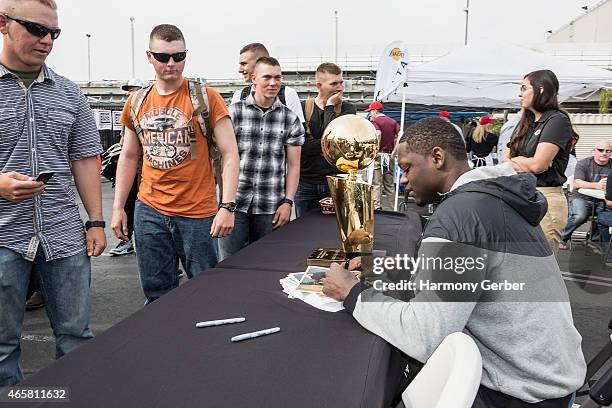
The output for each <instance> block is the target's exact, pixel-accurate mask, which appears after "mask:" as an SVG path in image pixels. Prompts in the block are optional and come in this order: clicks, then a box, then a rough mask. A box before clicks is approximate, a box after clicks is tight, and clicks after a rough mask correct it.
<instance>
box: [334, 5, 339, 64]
mask: <svg viewBox="0 0 612 408" xmlns="http://www.w3.org/2000/svg"><path fill="white" fill-rule="evenodd" d="M334 16H335V20H336V41H335V47H334V56H335V57H334V62H335V64H336V65H338V10H334Z"/></svg>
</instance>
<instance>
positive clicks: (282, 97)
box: [240, 84, 287, 106]
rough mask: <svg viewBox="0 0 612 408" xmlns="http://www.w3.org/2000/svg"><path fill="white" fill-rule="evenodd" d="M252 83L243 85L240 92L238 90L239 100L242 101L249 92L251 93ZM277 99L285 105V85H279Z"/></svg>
mask: <svg viewBox="0 0 612 408" xmlns="http://www.w3.org/2000/svg"><path fill="white" fill-rule="evenodd" d="M252 87H253V85H249V86H245V87H244V88H242V92H240V100H241V101H244V100H245V99H246V98H247V96H249V93H251V88H252ZM278 99H280V101H281V103H282V104H283V105H285V106H287V102H286V101H285V85H284V84H283V85H281V87H280V90H279V91H278Z"/></svg>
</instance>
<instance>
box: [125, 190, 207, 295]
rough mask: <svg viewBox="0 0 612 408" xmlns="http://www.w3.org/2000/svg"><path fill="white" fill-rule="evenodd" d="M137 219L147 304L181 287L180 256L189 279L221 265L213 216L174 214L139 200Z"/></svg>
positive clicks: (141, 269)
mask: <svg viewBox="0 0 612 408" xmlns="http://www.w3.org/2000/svg"><path fill="white" fill-rule="evenodd" d="M134 221H135V229H134V238H135V239H136V260H137V263H138V273H139V274H140V284H141V285H142V290H143V292H144V295H145V297H146V298H147V302H146V303H147V304H148V303H151V302H153V301H154V300H157V299H158V298H160V297H161V296H163V295H165V294H166V293H168V292H169V291H171V290H172V289H174V288H176V287H178V284H179V279H178V267H179V259H180V261H181V263H182V264H183V267H184V268H185V273H186V274H187V277H188V278H189V279H191V278H192V277H193V276H195V275H197V274H199V273H201V272H204V271H205V270H206V269H208V268H213V267H214V266H215V265H216V264H217V245H216V242H215V239H214V238H212V237H211V236H210V227H211V225H212V221H213V217H208V218H186V217H176V216H174V217H170V216H167V215H163V214H160V213H159V212H157V211H156V210H155V209H153V208H151V207H149V206H148V205H146V204H145V203H143V202H142V201H140V200H138V201H136V210H135V214H134Z"/></svg>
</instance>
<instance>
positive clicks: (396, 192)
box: [393, 70, 408, 211]
mask: <svg viewBox="0 0 612 408" xmlns="http://www.w3.org/2000/svg"><path fill="white" fill-rule="evenodd" d="M406 71H408V70H406ZM405 116H406V74H405V73H404V83H403V84H402V116H401V117H400V132H401V135H400V136H402V135H403V134H404V123H405ZM398 142H399V140H398ZM396 149H397V145H396ZM396 149H394V150H395V153H396V156H397V150H396ZM393 172H394V173H395V174H394V175H393V179H394V180H395V203H394V204H393V211H397V201H398V198H399V184H400V183H399V174H400V172H399V166H398V165H397V160H395V165H394V166H393Z"/></svg>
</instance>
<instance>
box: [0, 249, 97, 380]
mask: <svg viewBox="0 0 612 408" xmlns="http://www.w3.org/2000/svg"><path fill="white" fill-rule="evenodd" d="M30 279H34V280H36V284H37V287H38V290H39V291H40V293H41V294H42V296H43V298H44V299H45V309H46V312H47V316H48V317H49V321H50V323H51V328H52V329H53V335H54V336H55V354H56V358H60V357H61V356H63V355H64V354H66V353H68V352H69V351H71V350H73V349H74V348H76V347H77V346H78V345H80V344H81V343H82V342H84V341H85V340H87V339H90V338H92V337H93V333H92V332H91V330H90V329H89V311H90V302H89V294H90V290H89V285H90V283H91V265H90V263H89V257H88V256H87V253H86V252H85V251H83V252H80V253H78V254H76V255H73V256H70V257H67V258H60V259H54V260H52V261H48V262H47V261H46V260H45V257H44V254H43V252H42V251H41V250H39V251H38V253H37V254H36V257H35V258H34V262H29V261H26V260H25V259H24V258H23V257H22V256H21V255H20V254H18V253H16V252H14V251H11V250H10V249H7V248H3V247H0V388H1V387H7V386H12V385H14V384H17V383H18V382H20V381H21V380H22V379H23V373H22V371H21V366H20V364H19V358H20V355H21V346H20V338H21V330H22V324H23V316H24V313H25V301H26V295H27V291H28V284H29V281H30Z"/></svg>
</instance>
